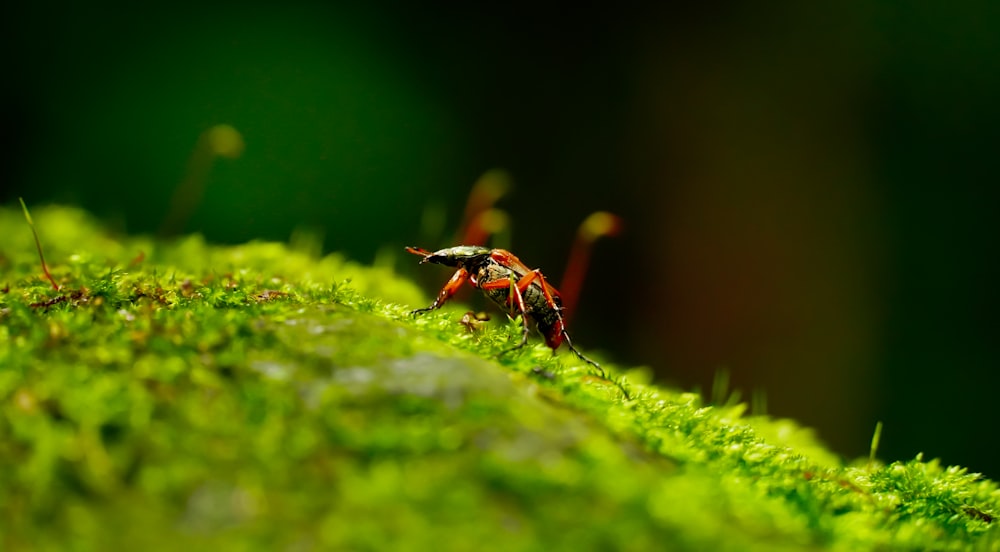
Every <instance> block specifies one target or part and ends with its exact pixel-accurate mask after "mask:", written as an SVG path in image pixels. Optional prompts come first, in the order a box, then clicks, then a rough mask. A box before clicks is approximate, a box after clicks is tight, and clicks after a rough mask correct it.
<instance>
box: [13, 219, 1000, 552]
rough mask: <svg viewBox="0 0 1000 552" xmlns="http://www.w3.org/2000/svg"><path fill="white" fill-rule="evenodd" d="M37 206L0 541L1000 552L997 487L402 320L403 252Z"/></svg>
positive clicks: (437, 318) (407, 303)
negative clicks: (246, 238) (321, 251)
mask: <svg viewBox="0 0 1000 552" xmlns="http://www.w3.org/2000/svg"><path fill="white" fill-rule="evenodd" d="M31 218H32V219H33V223H34V224H33V227H34V229H36V230H37V232H38V235H39V238H40V240H41V244H42V245H44V248H45V258H46V260H47V261H48V263H49V264H48V265H47V268H46V270H45V271H43V270H42V269H41V267H40V264H39V256H38V248H37V247H36V245H37V244H36V242H35V240H34V238H33V236H32V228H31V227H29V226H28V225H27V224H26V219H25V215H24V213H23V212H21V210H20V209H17V208H2V209H0V235H2V236H4V237H5V240H4V244H3V249H2V252H0V291H2V293H0V465H2V466H4V469H2V470H0V498H2V499H0V549H2V550H5V551H7V550H53V551H54V550H132V549H143V550H178V549H187V550H229V549H234V550H248V549H253V550H257V549H259V550H285V549H309V550H328V549H334V550H358V549H379V550H385V549H392V550H401V549H405V550H426V549H435V550H468V549H469V547H470V543H475V545H474V546H475V548H476V549H485V550H595V549H607V550H663V549H668V550H803V549H809V550H820V549H828V550H876V549H877V550H897V549H898V550H928V549H932V550H965V549H969V550H1000V529H998V527H1000V524H998V523H997V522H996V516H997V514H998V512H1000V491H998V488H997V485H996V483H995V482H993V481H990V480H988V479H984V478H982V477H979V476H978V475H976V474H974V473H971V472H969V471H967V470H966V469H963V468H958V467H947V466H942V465H941V464H940V463H938V462H937V461H934V460H925V459H924V458H922V457H919V456H918V457H917V458H914V459H910V460H902V461H891V462H888V463H883V462H880V461H879V460H878V459H877V458H875V452H873V454H872V455H871V458H868V457H866V458H861V459H858V460H857V461H853V462H844V461H843V460H841V459H840V458H838V457H837V456H836V455H834V454H833V453H831V452H829V451H828V450H827V449H826V448H825V447H824V446H823V445H822V444H821V443H819V442H818V441H817V440H816V439H815V438H814V436H813V435H812V433H811V432H810V431H809V430H807V429H804V428H801V427H799V426H798V425H797V424H795V423H794V422H792V421H790V420H781V419H773V418H769V417H766V416H747V415H746V414H745V406H744V405H743V404H738V403H731V402H720V403H719V404H706V403H705V402H703V400H702V399H701V397H700V396H698V395H696V394H692V393H685V392H681V391H677V390H674V389H670V388H666V387H662V386H659V385H654V384H652V383H650V382H649V376H648V371H646V370H644V369H641V368H629V367H622V366H617V365H615V363H613V362H610V361H609V360H607V359H598V360H600V361H601V365H602V367H603V368H605V370H606V371H607V372H608V373H610V374H616V375H620V374H624V376H625V378H626V379H627V381H628V389H629V391H630V394H631V400H626V399H625V397H624V396H623V394H622V393H621V391H620V389H619V388H618V387H617V386H616V385H614V384H612V383H611V382H609V381H607V380H605V379H602V378H601V377H599V374H596V373H595V370H594V369H593V367H592V366H590V365H589V364H587V363H586V362H583V361H582V360H580V359H579V358H578V357H576V356H575V355H573V354H571V353H569V352H564V353H563V354H561V355H554V354H553V353H552V351H551V350H550V349H549V348H548V347H546V346H545V344H544V343H543V342H541V341H539V342H535V341H534V340H532V341H529V343H528V345H527V346H525V347H523V348H522V349H520V350H519V351H517V352H514V353H511V354H506V355H502V356H497V353H499V352H501V351H503V350H505V349H509V348H510V347H511V346H512V345H515V344H516V343H517V342H518V341H519V340H520V339H521V336H522V331H523V327H522V326H521V322H520V321H519V320H514V321H510V322H508V323H506V324H505V323H503V322H502V320H501V319H502V318H503V317H502V316H495V317H494V319H495V320H493V321H490V322H488V323H483V324H481V325H480V326H478V327H477V328H476V329H475V331H469V330H468V329H467V328H466V327H464V326H463V325H462V324H461V318H462V313H464V312H465V311H466V310H468V309H467V308H464V307H462V306H460V305H455V306H451V305H450V304H449V305H446V306H445V307H443V308H441V309H439V310H436V311H434V312H427V313H425V314H424V315H422V316H420V317H417V318H414V317H411V316H409V312H410V311H411V310H413V309H414V308H418V307H421V306H425V305H427V304H429V303H430V300H429V298H428V296H427V292H426V291H425V290H422V289H420V288H419V287H418V286H416V285H415V284H414V283H412V282H411V281H410V280H409V279H408V278H405V277H402V276H400V275H398V274H395V273H394V272H393V271H392V270H391V269H390V268H387V267H386V266H387V265H385V264H380V265H379V267H369V266H363V265H360V264H357V263H354V262H351V261H349V260H347V259H345V258H344V257H343V256H341V255H338V254H331V255H326V256H317V255H316V254H314V253H307V252H305V251H303V250H302V249H292V248H289V247H288V246H286V245H284V244H279V243H263V242H251V243H247V244H244V245H240V246H232V247H219V246H213V245H210V244H207V243H206V242H205V241H204V240H203V239H202V238H200V237H198V236H196V235H192V236H181V237H178V238H175V239H173V240H169V241H160V240H157V239H153V238H149V237H142V236H133V237H128V236H126V237H113V236H111V235H110V234H109V233H107V232H106V231H105V230H103V229H102V227H101V225H100V224H98V223H97V222H95V221H94V220H93V219H92V218H91V217H90V216H89V215H87V214H86V213H84V212H82V211H80V210H77V209H72V208H66V207H33V208H32V213H31ZM402 261H403V259H402V258H401V259H400V262H399V263H398V266H404V263H403V262H402ZM46 271H47V272H48V273H50V276H51V279H52V281H50V280H49V276H46V274H45V272H46ZM52 282H57V283H58V285H59V289H54V287H53V285H52ZM581 352H582V353H583V354H585V355H587V356H588V357H589V356H597V355H594V354H593V353H592V352H590V351H581ZM892 430H893V428H892V426H891V425H887V426H886V427H885V428H884V429H883V430H882V431H883V432H884V434H885V435H891V434H892ZM864 438H865V437H859V439H864ZM876 447H877V443H875V442H873V451H874V450H875V449H876Z"/></svg>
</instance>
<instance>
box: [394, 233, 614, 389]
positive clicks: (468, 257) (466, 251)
mask: <svg viewBox="0 0 1000 552" xmlns="http://www.w3.org/2000/svg"><path fill="white" fill-rule="evenodd" d="M406 251H408V252H409V253H413V254H414V255H420V256H422V257H423V259H422V260H421V261H420V264H424V263H434V264H440V265H445V266H450V267H456V268H458V270H457V271H456V272H455V274H454V275H453V276H452V277H451V279H450V280H448V283H446V284H445V285H444V287H443V288H441V291H440V292H439V293H438V296H437V298H436V299H435V300H434V302H433V303H431V305H430V306H429V307H426V308H422V309H417V310H415V311H413V312H412V313H411V314H413V315H417V314H421V313H424V312H428V311H432V310H434V309H438V308H441V306H442V305H444V304H445V302H447V301H448V299H450V298H451V296H452V295H454V294H455V292H456V291H458V289H459V288H460V287H462V284H464V283H465V282H469V284H470V285H472V286H473V287H476V288H479V289H480V290H482V292H483V293H484V294H486V296H487V297H489V298H490V300H491V301H493V302H494V303H496V304H497V305H499V306H500V307H501V308H504V309H509V311H508V312H510V314H511V315H514V314H515V313H520V314H521V320H522V322H523V323H524V331H523V332H522V333H521V343H519V344H518V345H516V346H515V347H512V348H510V349H507V350H506V351H503V352H502V353H500V354H505V353H509V352H511V351H516V350H518V349H520V348H522V347H524V346H525V345H526V344H527V343H528V333H529V330H528V318H531V319H532V320H533V321H534V322H535V326H536V328H537V329H538V332H539V333H541V334H542V336H543V337H544V338H545V344H546V345H548V346H549V348H551V349H552V350H553V351H555V350H556V349H558V348H559V346H560V345H562V344H563V343H566V345H568V346H569V349H570V350H571V351H573V353H575V354H576V356H578V357H580V360H583V361H584V362H586V363H587V364H590V365H591V366H593V367H594V368H596V369H597V371H598V372H600V374H601V377H602V378H603V377H605V376H604V369H603V368H601V365H599V364H597V363H596V362H594V361H593V360H590V359H589V358H587V357H585V356H584V355H583V353H581V352H580V351H578V350H576V347H574V346H573V342H572V341H571V340H570V337H569V333H567V332H566V322H565V321H564V319H563V314H562V311H563V306H562V299H561V297H560V296H559V291H558V290H557V289H556V288H554V287H552V285H550V284H549V283H548V282H547V281H546V279H545V276H543V275H542V273H541V271H539V270H538V269H534V270H532V269H530V268H528V267H527V265H525V264H524V263H522V262H521V260H520V259H518V258H517V257H515V256H514V254H513V253H511V252H509V251H506V250H504V249H490V248H488V247H482V246H478V245H459V246H457V247H449V248H447V249H442V250H440V251H434V252H431V251H427V250H426V249H421V248H419V247H407V248H406Z"/></svg>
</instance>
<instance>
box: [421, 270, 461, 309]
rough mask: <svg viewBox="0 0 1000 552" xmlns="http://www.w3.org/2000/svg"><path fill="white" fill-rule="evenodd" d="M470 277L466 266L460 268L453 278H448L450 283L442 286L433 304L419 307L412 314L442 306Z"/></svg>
mask: <svg viewBox="0 0 1000 552" xmlns="http://www.w3.org/2000/svg"><path fill="white" fill-rule="evenodd" d="M468 279H469V272H468V271H467V270H465V269H464V268H460V269H458V270H457V271H455V274H454V275H453V276H452V277H451V280H448V283H447V284H445V285H444V287H443V288H441V291H440V292H439V293H438V296H437V299H435V300H434V302H433V303H431V306H429V307H425V308H422V309H417V310H415V311H412V312H411V313H410V314H411V315H414V316H415V315H418V314H420V313H423V312H427V311H432V310H434V309H439V308H441V305H443V304H444V303H445V301H447V300H448V299H450V298H451V296H452V295H455V292H456V291H458V288H460V287H462V284H464V283H465V281H466V280H468Z"/></svg>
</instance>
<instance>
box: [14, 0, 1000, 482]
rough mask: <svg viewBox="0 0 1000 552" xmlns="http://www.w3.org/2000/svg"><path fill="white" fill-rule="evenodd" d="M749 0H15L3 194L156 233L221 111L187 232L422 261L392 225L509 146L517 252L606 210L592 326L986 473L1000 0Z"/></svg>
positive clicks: (991, 459) (823, 426)
mask: <svg viewBox="0 0 1000 552" xmlns="http://www.w3.org/2000/svg"><path fill="white" fill-rule="evenodd" d="M757 4H759V3H751V2H717V3H713V4H712V5H705V6H704V7H694V6H685V7H676V6H670V5H668V4H664V5H662V6H660V7H658V8H644V9H637V8H629V9H627V8H624V7H619V8H614V9H611V11H603V10H598V9H591V8H580V7H576V8H574V9H572V10H565V11H559V12H555V11H549V12H546V11H539V9H538V8H536V7H535V6H534V5H532V4H527V3H526V4H523V5H510V4H496V3H482V4H481V5H479V4H477V5H472V6H470V5H466V6H464V7H458V8H456V7H451V6H449V7H441V8H439V9H429V8H427V7H426V5H425V6H423V7H416V6H408V5H400V6H390V5H385V4H370V5H369V7H365V8H350V9H348V8H337V7H334V6H331V5H322V6H321V5H320V4H306V3H289V4H286V5H282V6H278V5H277V4H276V5H274V6H271V5H268V4H252V3H251V4H247V3H241V4H236V3H231V4H213V5H211V6H209V5H199V6H195V5H190V6H188V5H184V4H170V5H169V6H167V5H156V4H151V5H149V6H139V5H133V4H128V5H126V4H103V5H102V4H87V5H86V6H68V5H60V4H58V3H57V4H44V5H43V4H37V5H34V6H28V5H27V3H24V4H22V5H21V6H20V7H19V8H16V9H14V10H13V11H9V12H8V13H7V14H5V17H4V19H5V22H4V23H3V24H2V25H3V27H4V29H3V31H4V32H3V36H4V38H3V39H2V40H3V41H4V43H3V51H4V52H5V54H4V55H5V57H6V59H5V63H4V72H5V79H4V81H5V84H4V86H3V87H2V90H0V109H2V112H0V113H2V118H3V121H2V122H3V129H4V130H5V131H6V134H7V139H6V140H5V141H4V143H5V146H4V147H3V149H2V151H3V158H2V160H0V161H2V183H3V184H2V186H3V188H2V195H0V201H2V202H3V203H4V204H7V205H12V204H13V203H14V202H16V198H17V196H18V195H22V196H24V197H25V199H26V200H27V201H28V202H29V204H32V205H39V204H44V203H47V202H60V203H72V204H77V205H82V206H84V207H86V208H87V209H89V210H91V211H93V212H95V213H96V214H98V215H99V216H101V217H102V218H103V219H105V220H107V221H108V223H109V224H110V225H111V226H112V227H113V228H115V229H118V230H120V231H127V232H132V233H140V232H141V233H151V232H154V231H155V230H156V229H157V228H158V226H159V225H160V223H161V222H162V220H163V219H164V216H165V214H166V212H167V208H168V203H169V200H170V197H171V194H172V192H173V190H174V188H175V187H176V186H177V185H178V183H179V182H181V181H182V180H183V179H184V177H185V170H186V166H187V164H188V158H189V157H190V156H191V154H192V153H191V152H192V150H193V149H194V147H195V144H196V142H197V140H198V136H199V134H200V133H202V132H203V131H205V130H206V129H207V128H210V127H211V126H213V125H216V124H219V123H227V124H231V125H233V126H234V127H235V128H236V129H237V130H238V131H239V132H240V133H241V134H242V136H243V138H244V140H245V143H246V148H245V151H244V153H243V155H242V156H241V157H240V158H239V159H234V160H229V159H223V160H219V161H218V162H217V163H215V165H214V167H213V168H212V170H211V172H210V173H209V174H208V177H207V180H206V182H205V183H206V185H207V188H206V192H205V195H204V198H203V199H202V201H201V202H200V203H199V205H198V208H197V210H196V211H195V213H194V215H193V217H192V218H191V219H190V220H189V221H188V222H187V225H186V226H185V230H186V231H192V232H202V233H204V234H205V235H206V236H207V237H208V238H209V239H210V240H213V241H217V242H239V241H243V240H247V239H252V238H263V239H277V240H286V239H288V237H289V235H290V234H291V232H292V230H293V229H296V228H309V229H311V231H313V232H322V233H323V235H324V236H325V239H324V246H325V248H326V249H327V250H341V251H344V252H346V253H347V254H348V255H350V256H351V257H353V258H355V259H357V260H360V261H364V262H371V261H373V259H375V258H376V257H377V256H378V257H379V258H380V259H382V260H385V259H386V258H389V259H391V258H392V255H397V256H398V257H397V258H396V261H395V262H396V263H397V266H398V267H399V269H400V270H401V271H405V272H406V273H408V274H414V275H416V274H417V271H416V269H415V268H414V267H413V266H412V264H413V262H414V261H415V259H414V258H410V257H409V256H406V258H404V257H403V254H402V253H400V252H399V250H400V248H401V246H403V245H409V244H414V245H421V246H424V247H430V248H434V247H439V246H444V245H450V244H448V243H446V241H445V240H446V238H444V237H443V235H445V234H450V233H451V232H453V231H454V229H455V227H457V225H458V223H459V218H460V215H461V209H462V206H463V204H464V202H465V199H466V195H467V193H468V191H469V189H470V187H471V185H472V183H473V182H474V181H475V180H476V179H477V178H478V177H479V176H480V175H481V174H483V173H484V172H485V171H487V170H489V169H492V168H503V169H506V170H507V171H508V172H509V174H510V175H511V176H512V178H513V180H514V182H515V188H514V190H513V192H512V193H511V194H510V195H508V196H507V197H505V198H504V199H503V200H502V201H501V207H503V208H504V209H505V210H506V211H507V212H508V213H509V214H510V216H511V218H512V237H511V240H512V249H514V250H515V252H516V253H517V254H518V255H519V256H520V257H521V258H522V259H523V260H525V261H526V262H528V263H529V264H531V265H533V266H539V267H541V268H543V269H544V270H545V271H546V272H548V273H550V274H554V275H556V276H558V274H560V273H561V270H562V264H563V263H564V261H565V257H566V254H567V252H568V249H569V244H570V242H571V239H572V235H573V232H574V229H575V227H576V225H577V224H578V223H579V222H580V221H581V220H582V219H583V218H584V217H585V216H586V215H587V214H588V213H590V212H592V211H594V210H599V209H604V210H610V211H614V212H617V213H619V214H621V215H622V216H623V217H624V218H625V220H626V224H627V233H626V234H625V235H624V236H623V237H621V238H618V239H613V240H607V241H603V242H601V243H599V244H598V247H597V250H596V252H595V259H594V260H595V263H596V265H595V266H593V267H592V269H591V271H590V273H589V274H588V280H587V282H586V284H585V287H584V291H583V296H582V298H581V304H580V307H579V309H578V313H577V316H576V318H575V320H574V326H573V328H572V329H573V330H574V336H575V338H576V341H577V342H578V343H579V344H581V345H582V346H583V347H584V348H586V349H588V350H591V351H594V350H599V351H603V354H604V356H605V357H607V358H612V359H616V360H618V361H621V362H623V363H628V364H631V365H645V366H649V367H650V368H651V369H652V370H654V371H655V373H656V374H657V378H658V379H659V380H660V381H662V382H667V383H670V384H674V385H678V386H681V387H683V388H687V389H691V388H701V389H707V388H708V387H710V385H711V382H712V378H713V375H714V374H715V373H716V372H717V371H718V370H720V369H725V370H728V372H729V373H730V374H731V378H732V382H733V385H734V386H736V387H739V388H741V389H743V390H744V391H745V392H747V393H750V392H755V391H759V390H763V391H764V392H765V393H766V397H767V402H768V411H769V412H770V413H772V414H774V415H777V416H787V417H793V418H795V419H797V420H799V421H801V422H802V423H804V424H807V425H810V426H813V427H816V428H817V430H818V433H819V435H820V437H821V438H823V439H824V440H826V441H827V442H829V443H830V444H831V445H832V446H833V447H834V448H835V449H836V450H837V451H839V452H840V453H842V454H843V455H845V457H847V458H853V457H856V456H859V455H864V454H867V449H868V445H869V440H870V437H871V433H872V430H873V428H874V426H875V423H876V421H878V420H882V421H883V422H884V423H885V430H884V433H883V436H882V444H881V448H880V457H882V458H884V459H887V460H895V459H908V458H911V457H913V456H914V455H915V454H916V453H918V452H920V451H923V452H925V453H926V455H928V456H929V457H940V458H942V460H943V461H944V462H945V463H949V464H953V463H957V464H962V465H966V466H968V467H969V468H970V469H971V470H973V471H979V472H984V473H985V474H986V475H988V476H990V477H992V478H998V477H1000V458H998V455H997V446H996V443H995V441H996V438H995V436H996V434H997V430H996V422H997V419H998V417H997V415H996V412H997V410H996V407H995V403H996V400H997V396H998V394H1000V391H998V388H1000V387H998V383H1000V381H998V380H1000V375H998V374H1000V370H998V367H1000V366H998V359H1000V339H998V338H1000V323H998V318H997V311H998V308H1000V290H998V286H1000V270H998V263H997V261H996V257H997V237H998V236H1000V232H998V230H1000V228H998V226H1000V224H998V222H997V220H998V216H997V215H998V205H1000V201H998V200H1000V193H998V191H997V189H998V182H1000V181H998V178H997V176H998V172H1000V171H998V164H1000V136H998V134H1000V130H998V129H1000V107H998V104H1000V32H997V29H1000V3H996V2H991V1H987V0H983V1H979V2H975V1H972V2H963V3H961V4H949V5H944V4H940V3H932V2H875V3H872V2H862V1H860V0H858V1H845V2H837V3H829V5H811V4H809V3H801V2H794V1H787V2H781V1H779V2H771V3H768V7H767V9H765V10H761V9H760V6H759V5H757ZM434 212H443V213H444V215H445V219H444V220H445V222H444V223H443V224H441V226H445V227H447V228H445V229H444V230H440V231H438V232H437V233H436V234H435V232H433V231H431V230H428V224H427V222H426V221H428V220H434V218H433V217H430V216H428V217H425V213H434ZM422 221H424V222H422ZM431 226H433V225H431ZM42 232H43V234H44V229H42ZM429 241H433V242H434V243H428V242H429ZM387 252H389V253H387ZM52 262H54V263H58V262H59V261H58V259H52ZM420 277H421V278H424V277H427V278H429V279H428V280H426V281H429V282H433V283H432V284H430V285H429V286H428V288H429V289H428V294H430V293H432V292H433V291H435V290H434V289H433V285H434V283H443V281H444V280H445V279H446V278H447V274H446V273H444V272H443V271H439V272H435V273H434V274H433V275H432V276H422V275H421V276H420ZM744 396H746V394H745V395H744Z"/></svg>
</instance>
